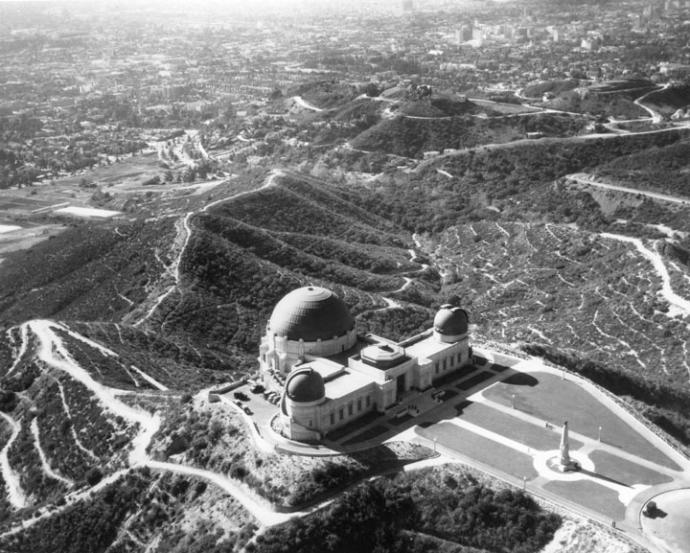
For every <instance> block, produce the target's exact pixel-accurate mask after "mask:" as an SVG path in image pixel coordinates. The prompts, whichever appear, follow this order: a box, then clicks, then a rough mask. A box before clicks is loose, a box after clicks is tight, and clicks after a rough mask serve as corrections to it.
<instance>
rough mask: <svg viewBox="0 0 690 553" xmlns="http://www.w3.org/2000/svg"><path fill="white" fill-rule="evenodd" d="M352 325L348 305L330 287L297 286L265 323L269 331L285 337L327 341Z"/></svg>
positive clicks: (306, 340) (349, 328) (281, 301)
mask: <svg viewBox="0 0 690 553" xmlns="http://www.w3.org/2000/svg"><path fill="white" fill-rule="evenodd" d="M354 327H355V320H354V319H353V318H352V316H351V315H350V312H349V310H348V309H347V306H346V305H345V304H344V303H343V302H342V300H341V299H340V298H338V296H336V295H335V294H334V293H333V292H331V291H330V290H326V289H325V288H320V287H317V286H305V287H304V288H298V289H297V290H293V291H292V292H290V293H289V294H288V295H286V296H285V297H284V298H283V299H282V300H280V301H279V302H278V304H277V305H276V306H275V308H274V309H273V314H272V315H271V319H270V320H269V323H268V328H269V331H270V333H271V334H274V335H276V336H285V337H287V339H288V340H300V339H301V340H304V341H305V342H316V341H317V340H330V339H331V338H334V337H335V336H342V335H344V334H345V333H347V332H349V331H350V330H352V329H353V328H354Z"/></svg>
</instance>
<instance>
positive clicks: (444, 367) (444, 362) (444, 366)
mask: <svg viewBox="0 0 690 553" xmlns="http://www.w3.org/2000/svg"><path fill="white" fill-rule="evenodd" d="M443 370H444V371H445V370H446V360H445V359H444V360H443Z"/></svg>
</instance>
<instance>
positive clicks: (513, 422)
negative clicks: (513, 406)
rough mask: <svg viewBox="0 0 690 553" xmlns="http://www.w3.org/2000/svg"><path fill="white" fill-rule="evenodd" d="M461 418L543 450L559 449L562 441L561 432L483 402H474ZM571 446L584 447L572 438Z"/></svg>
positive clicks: (574, 447) (575, 447) (572, 447)
mask: <svg viewBox="0 0 690 553" xmlns="http://www.w3.org/2000/svg"><path fill="white" fill-rule="evenodd" d="M459 418H462V420H465V421H467V422H471V423H472V424H476V425H477V426H481V427H482V428H486V429H487V430H491V431H492V432H496V433H497V434H501V435H502V436H505V437H506V438H510V439H511V440H515V441H517V442H520V443H522V444H525V445H526V446H528V447H531V448H533V449H539V450H542V451H547V450H550V449H558V448H559V446H560V443H561V436H560V434H559V432H554V431H553V430H548V429H547V428H545V427H543V426H537V425H535V424H531V423H529V422H525V421H522V420H520V419H516V418H514V417H511V416H510V415H507V414H506V413H503V412H501V411H498V410H497V409H493V408H492V407H489V406H488V405H484V404H482V403H472V404H471V405H469V406H468V407H467V408H466V409H465V410H464V412H463V413H462V415H460V416H459ZM570 447H571V449H573V450H575V449H578V448H580V447H582V443H581V442H578V441H577V440H573V439H571V440H570Z"/></svg>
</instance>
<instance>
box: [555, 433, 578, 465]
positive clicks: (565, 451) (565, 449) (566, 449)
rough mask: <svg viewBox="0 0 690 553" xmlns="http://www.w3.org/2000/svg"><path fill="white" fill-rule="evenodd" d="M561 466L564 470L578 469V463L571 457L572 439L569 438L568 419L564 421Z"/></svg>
mask: <svg viewBox="0 0 690 553" xmlns="http://www.w3.org/2000/svg"><path fill="white" fill-rule="evenodd" d="M558 464H559V468H560V470H561V471H562V472H566V471H570V470H577V469H578V465H577V463H576V462H575V461H573V460H572V459H571V458H570V440H569V438H568V421H565V422H564V423H563V432H562V433H561V458H560V460H559V462H558Z"/></svg>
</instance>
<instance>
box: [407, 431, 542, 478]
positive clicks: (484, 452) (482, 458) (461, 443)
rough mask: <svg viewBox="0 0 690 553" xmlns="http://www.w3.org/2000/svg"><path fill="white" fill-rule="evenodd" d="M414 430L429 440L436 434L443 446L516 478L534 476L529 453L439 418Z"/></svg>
mask: <svg viewBox="0 0 690 553" xmlns="http://www.w3.org/2000/svg"><path fill="white" fill-rule="evenodd" d="M417 432H418V433H419V435H420V436H423V437H424V438H427V439H428V440H433V439H434V438H436V439H437V440H438V443H439V444H441V445H443V446H445V447H448V448H450V449H454V450H456V451H458V452H460V453H462V454H463V455H466V456H467V457H470V458H471V459H476V460H477V461H479V462H480V463H484V464H485V465H488V466H490V467H494V468H496V469H498V470H500V471H502V472H504V473H507V474H510V475H512V476H515V477H517V478H522V477H523V476H526V477H527V479H528V480H532V479H533V478H536V477H537V472H536V470H534V466H533V464H532V458H531V457H530V456H529V455H526V454H525V453H520V452H519V451H515V450H514V449H512V448H510V447H508V446H505V445H503V444H499V443H497V442H494V441H492V440H489V439H488V438H484V437H482V436H480V435H479V434H475V433H474V432H470V431H469V430H466V429H464V428H460V427H458V426H455V425H454V424H452V423H449V422H442V423H439V424H435V425H433V426H430V427H429V428H423V429H422V428H420V429H418V430H417Z"/></svg>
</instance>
